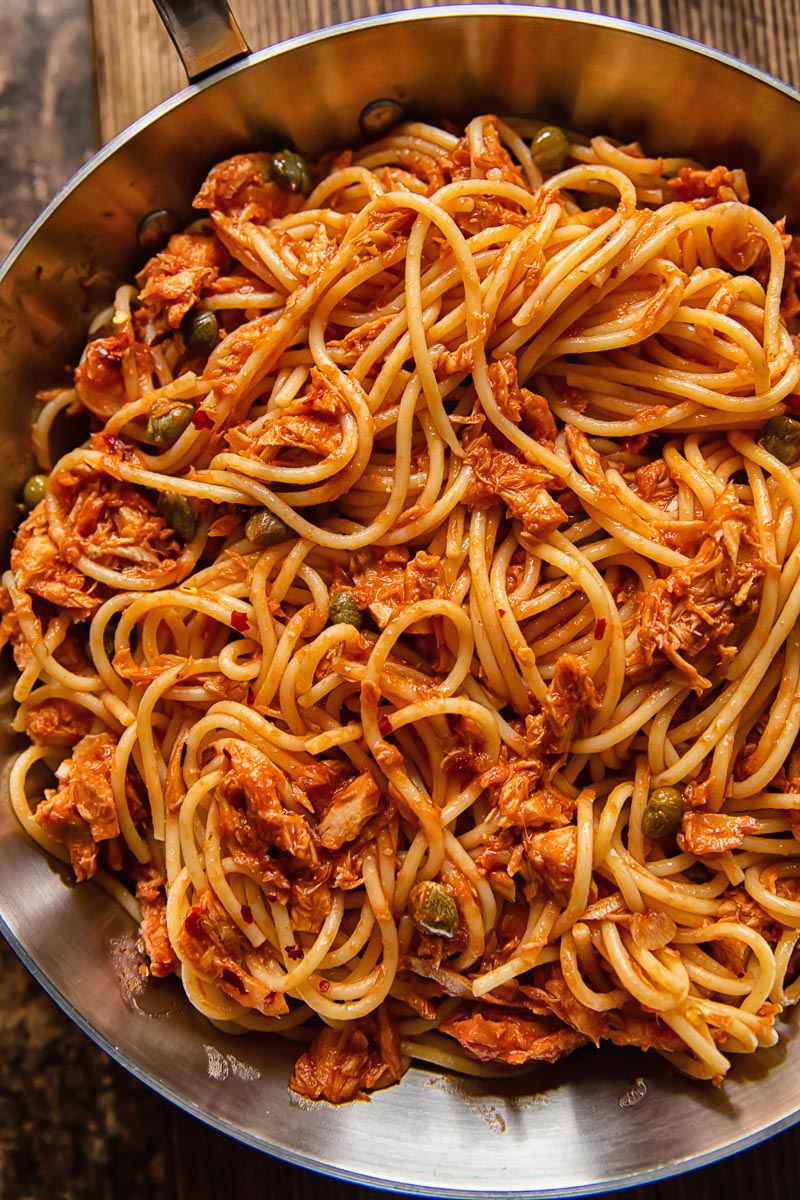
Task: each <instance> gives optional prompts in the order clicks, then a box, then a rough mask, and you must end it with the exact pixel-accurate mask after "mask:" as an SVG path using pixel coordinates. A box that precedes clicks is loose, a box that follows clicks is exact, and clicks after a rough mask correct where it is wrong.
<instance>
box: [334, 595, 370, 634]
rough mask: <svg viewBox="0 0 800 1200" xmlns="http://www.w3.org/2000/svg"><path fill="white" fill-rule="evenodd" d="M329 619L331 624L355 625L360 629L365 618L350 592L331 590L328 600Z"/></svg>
mask: <svg viewBox="0 0 800 1200" xmlns="http://www.w3.org/2000/svg"><path fill="white" fill-rule="evenodd" d="M328 619H329V621H330V623H331V625H353V626H354V627H355V628H356V629H360V628H361V626H362V624H363V620H364V618H363V617H362V616H361V610H360V608H359V607H358V605H357V604H356V602H355V600H354V598H353V597H352V596H351V595H350V593H349V592H331V594H330V599H329V600H328Z"/></svg>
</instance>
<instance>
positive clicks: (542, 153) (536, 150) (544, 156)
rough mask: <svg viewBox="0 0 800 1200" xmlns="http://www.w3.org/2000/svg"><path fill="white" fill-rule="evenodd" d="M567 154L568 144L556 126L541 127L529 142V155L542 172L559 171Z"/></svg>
mask: <svg viewBox="0 0 800 1200" xmlns="http://www.w3.org/2000/svg"><path fill="white" fill-rule="evenodd" d="M568 154H569V142H568V141H567V138H566V135H565V133H564V130H563V129H559V127H558V126H557V125H543V126H542V128H541V129H540V130H539V132H538V133H537V134H536V137H535V138H534V139H533V141H532V142H531V155H532V156H533V161H534V162H535V163H536V165H537V167H541V168H542V170H543V171H560V170H561V167H562V166H563V163H564V159H565V158H566V157H567V155H568Z"/></svg>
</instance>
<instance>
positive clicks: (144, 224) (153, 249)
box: [136, 208, 181, 254]
mask: <svg viewBox="0 0 800 1200" xmlns="http://www.w3.org/2000/svg"><path fill="white" fill-rule="evenodd" d="M180 227H181V221H180V219H179V218H178V217H177V216H176V215H175V213H174V212H172V211H171V210H170V209H168V208H157V209H155V211H154V212H150V213H148V214H147V215H146V216H144V217H142V219H141V221H140V222H139V227H138V229H137V230H136V240H137V241H138V243H139V245H140V246H141V247H142V249H143V250H144V251H146V253H147V254H156V253H157V251H159V250H163V249H164V247H165V246H166V244H167V242H168V241H169V239H170V238H171V237H172V235H173V233H177V232H178V230H179V229H180Z"/></svg>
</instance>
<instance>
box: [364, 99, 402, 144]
mask: <svg viewBox="0 0 800 1200" xmlns="http://www.w3.org/2000/svg"><path fill="white" fill-rule="evenodd" d="M404 116H405V109H404V108H403V106H402V104H401V103H400V101H399V100H390V99H388V97H387V98H386V99H380V100H372V101H370V103H369V104H365V105H364V107H363V108H362V110H361V114H360V116H359V118H358V123H359V125H360V126H361V132H362V133H363V134H364V137H369V138H378V137H384V136H385V135H386V134H387V133H388V132H389V130H390V129H393V128H394V126H395V125H396V124H397V123H398V121H402V119H403V117H404Z"/></svg>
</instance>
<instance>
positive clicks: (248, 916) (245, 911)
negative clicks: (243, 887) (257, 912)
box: [242, 904, 253, 925]
mask: <svg viewBox="0 0 800 1200" xmlns="http://www.w3.org/2000/svg"><path fill="white" fill-rule="evenodd" d="M242 920H243V921H244V922H245V924H247V925H252V924H253V910H252V908H251V907H250V905H249V904H243V905H242Z"/></svg>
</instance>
